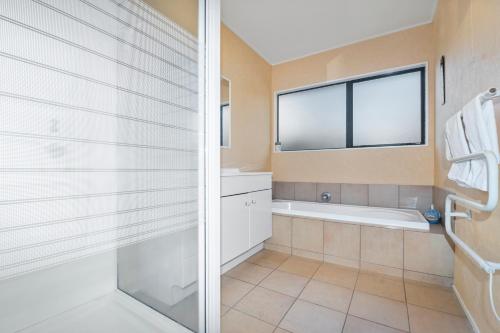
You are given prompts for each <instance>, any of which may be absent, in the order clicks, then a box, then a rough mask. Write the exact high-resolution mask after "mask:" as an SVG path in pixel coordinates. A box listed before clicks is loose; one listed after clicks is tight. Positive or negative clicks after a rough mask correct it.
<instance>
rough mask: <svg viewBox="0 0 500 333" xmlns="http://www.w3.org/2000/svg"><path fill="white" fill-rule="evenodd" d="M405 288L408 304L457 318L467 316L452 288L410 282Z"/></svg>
mask: <svg viewBox="0 0 500 333" xmlns="http://www.w3.org/2000/svg"><path fill="white" fill-rule="evenodd" d="M405 287H406V298H407V300H408V304H414V305H418V306H422V307H425V308H430V309H433V310H438V311H443V312H447V313H450V314H453V315H457V316H465V314H464V312H463V310H462V307H461V306H460V303H459V302H458V299H457V297H456V296H455V293H454V292H453V290H452V289H451V288H444V287H441V286H434V285H430V284H424V283H418V282H408V281H407V282H406V284H405Z"/></svg>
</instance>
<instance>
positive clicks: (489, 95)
mask: <svg viewBox="0 0 500 333" xmlns="http://www.w3.org/2000/svg"><path fill="white" fill-rule="evenodd" d="M499 97H500V93H499V92H498V90H497V88H490V89H488V91H486V92H485V93H483V94H482V95H481V97H480V98H479V100H480V101H481V103H484V102H486V101H489V100H492V99H495V98H499Z"/></svg>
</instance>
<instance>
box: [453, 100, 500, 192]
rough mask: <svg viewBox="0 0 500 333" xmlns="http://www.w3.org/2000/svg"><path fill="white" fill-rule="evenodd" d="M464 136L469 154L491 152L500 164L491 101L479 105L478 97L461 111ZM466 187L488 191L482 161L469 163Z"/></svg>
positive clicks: (485, 172) (486, 172) (484, 163)
mask: <svg viewBox="0 0 500 333" xmlns="http://www.w3.org/2000/svg"><path fill="white" fill-rule="evenodd" d="M462 115H463V123H464V128H465V136H466V138H467V141H468V143H469V150H470V152H471V154H474V153H479V152H482V151H491V152H492V153H493V154H494V155H495V157H496V159H497V163H499V162H500V155H499V153H498V136H497V126H496V122H495V110H494V106H493V102H492V101H485V102H484V103H481V99H480V97H479V96H477V97H475V98H474V99H473V100H471V101H470V102H469V103H467V105H465V106H464V108H463V110H462ZM468 185H469V186H470V187H473V188H477V189H479V190H482V191H487V190H488V170H487V168H486V162H485V161H484V160H474V161H472V162H471V167H470V175H469V180H468Z"/></svg>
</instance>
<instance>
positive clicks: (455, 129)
mask: <svg viewBox="0 0 500 333" xmlns="http://www.w3.org/2000/svg"><path fill="white" fill-rule="evenodd" d="M445 141H446V157H447V158H448V159H452V158H457V157H461V156H465V155H469V154H470V150H469V145H468V144H467V139H466V137H465V131H464V126H463V123H462V112H461V111H459V112H457V113H456V114H454V115H453V116H452V117H451V118H450V119H448V121H447V122H446V126H445ZM470 169H471V162H470V161H465V162H460V163H453V164H452V165H451V168H450V171H449V172H448V178H449V179H451V180H453V181H455V182H457V183H458V184H459V185H460V186H463V187H469V176H470Z"/></svg>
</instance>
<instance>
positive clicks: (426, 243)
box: [265, 215, 454, 286]
mask: <svg viewBox="0 0 500 333" xmlns="http://www.w3.org/2000/svg"><path fill="white" fill-rule="evenodd" d="M265 247H266V248H267V249H269V250H274V251H279V252H283V253H286V254H291V255H295V256H300V257H305V258H310V259H315V260H319V261H324V262H329V263H334V264H338V265H343V266H349V267H354V268H360V269H362V270H366V271H373V272H378V273H383V274H386V275H392V276H397V277H403V276H404V277H405V278H406V279H409V280H417V281H423V282H428V283H434V284H440V285H445V286H450V285H451V283H452V278H453V260H454V256H453V250H452V247H451V246H450V245H449V244H448V241H447V240H446V237H445V235H444V234H443V233H442V230H441V226H439V225H438V226H433V227H432V228H431V231H430V232H419V231H409V230H402V229H389V228H381V227H371V226H363V225H359V224H349V223H344V222H333V221H322V220H317V219H304V218H296V217H289V216H282V215H273V236H272V237H271V238H270V239H268V240H266V241H265Z"/></svg>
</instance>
